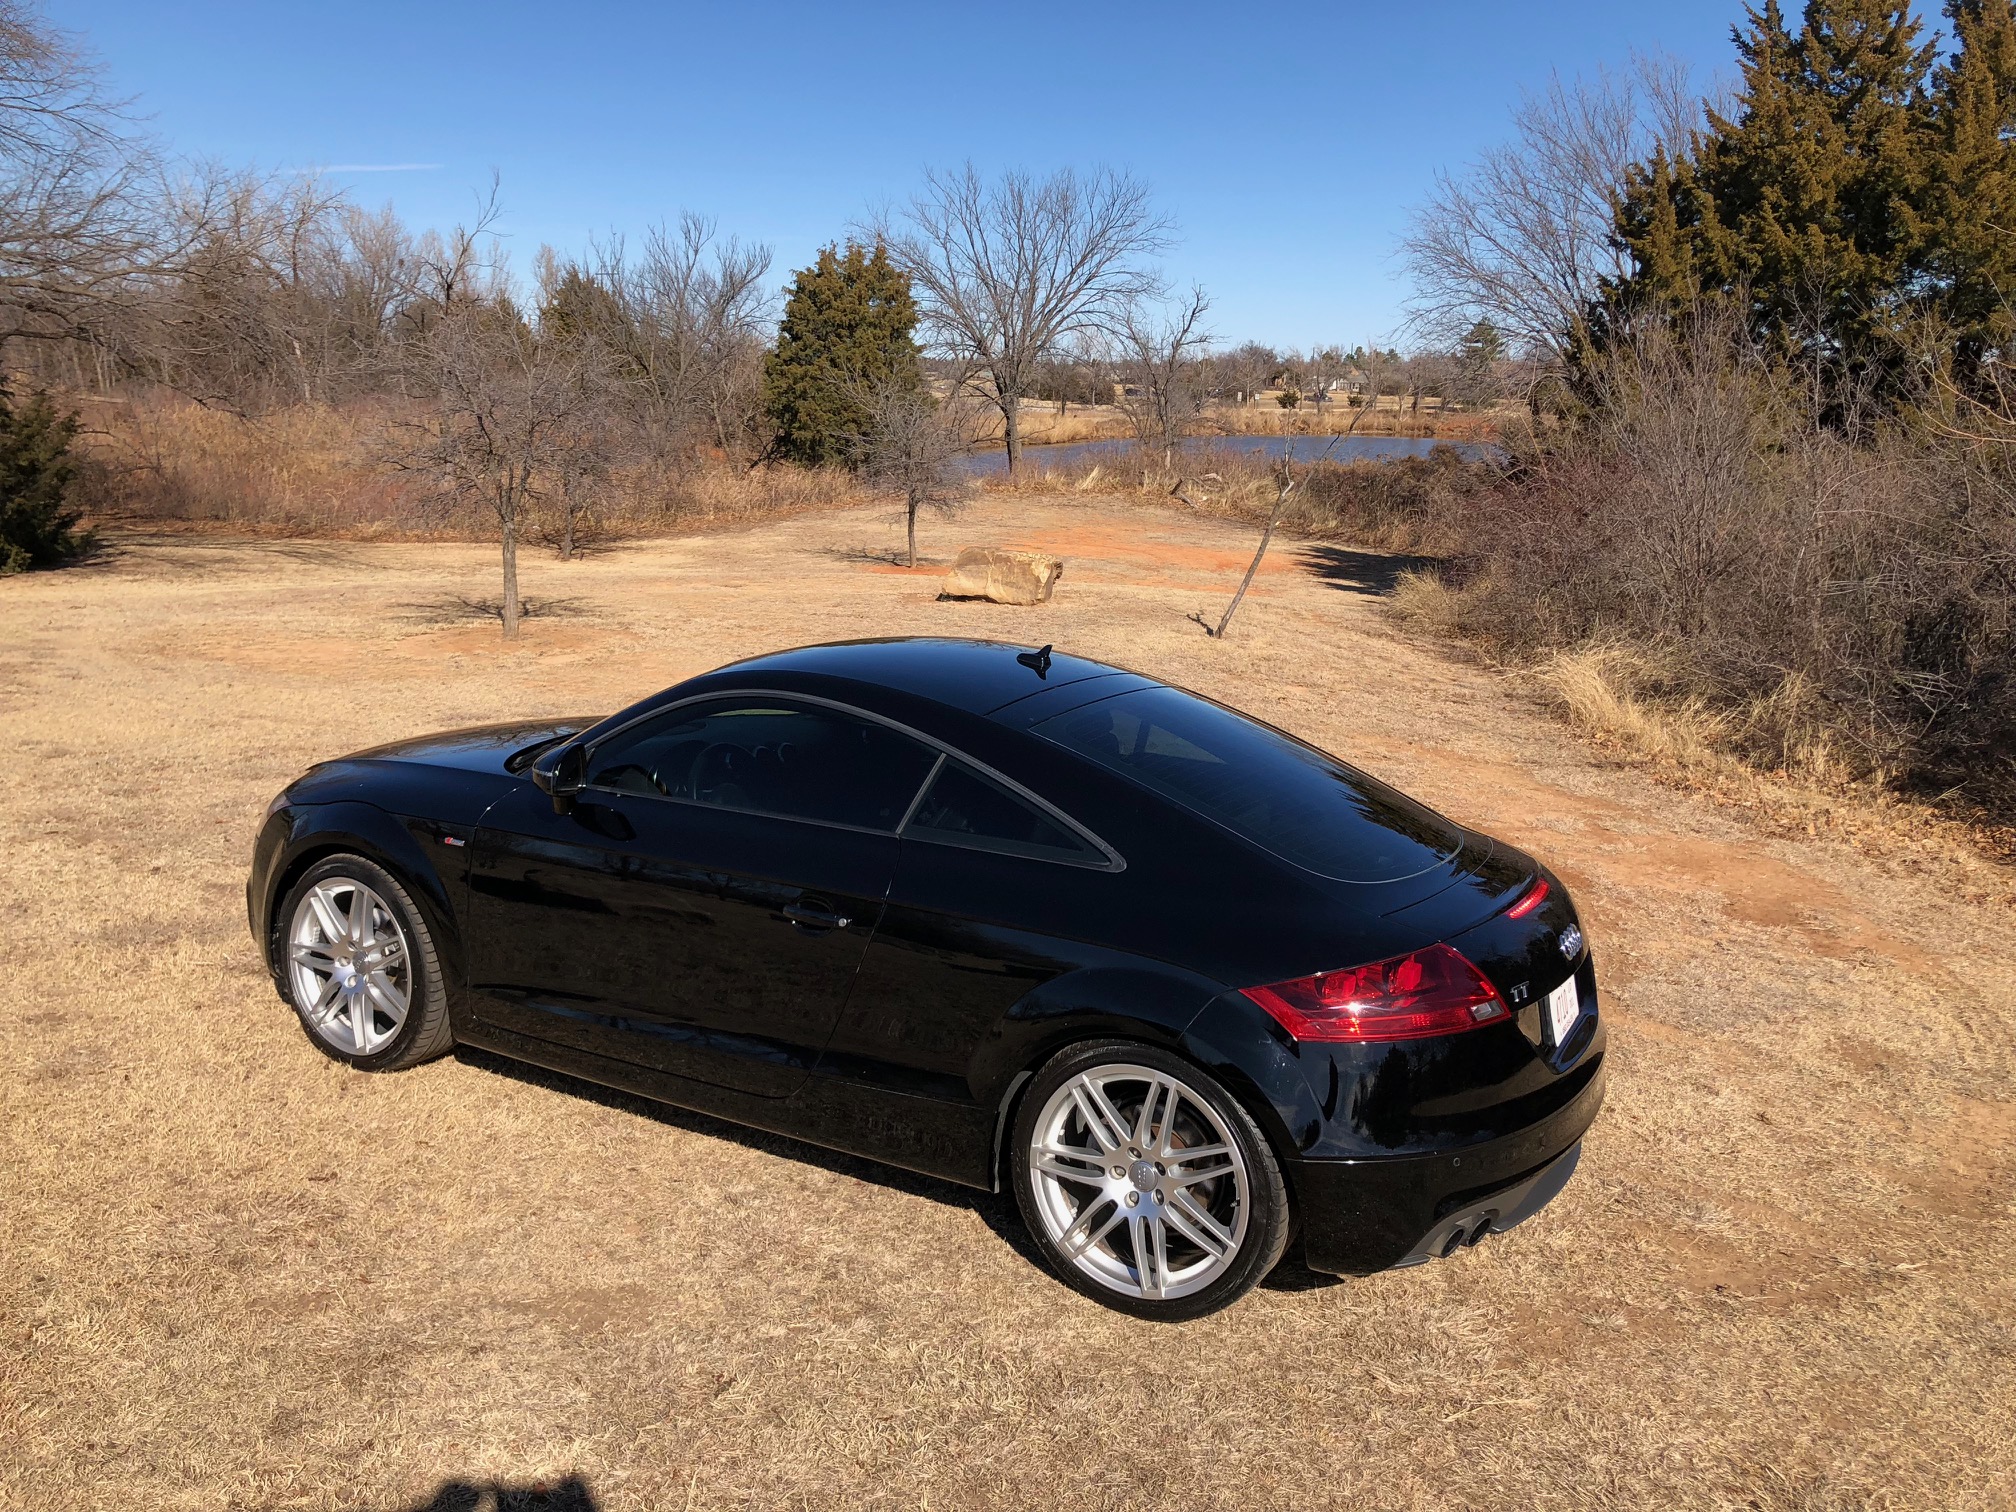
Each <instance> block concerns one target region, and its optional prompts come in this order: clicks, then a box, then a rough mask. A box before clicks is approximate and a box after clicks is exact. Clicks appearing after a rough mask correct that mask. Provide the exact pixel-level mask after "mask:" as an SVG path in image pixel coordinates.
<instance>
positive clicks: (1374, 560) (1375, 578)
mask: <svg viewBox="0 0 2016 1512" xmlns="http://www.w3.org/2000/svg"><path fill="white" fill-rule="evenodd" d="M1301 558H1302V566H1303V567H1304V568H1305V569H1306V570H1307V571H1308V572H1309V573H1310V574H1311V575H1312V576H1315V577H1319V578H1321V579H1322V580H1323V581H1324V582H1326V583H1328V584H1329V585H1330V586H1331V587H1333V588H1337V589H1341V590H1342V591H1343V592H1345V593H1362V594H1364V595H1365V596H1366V597H1367V598H1385V597H1386V596H1387V595H1388V594H1390V593H1392V591H1393V590H1394V588H1395V587H1396V586H1398V584H1399V582H1400V579H1401V577H1402V575H1404V574H1406V573H1409V572H1425V571H1426V570H1427V569H1428V568H1430V567H1433V566H1434V565H1435V561H1436V559H1435V558H1434V557H1426V556H1406V555H1403V554H1399V553H1392V552H1384V551H1353V550H1352V549H1351V548H1350V547H1348V546H1328V545H1310V546H1304V547H1302V548H1301Z"/></svg>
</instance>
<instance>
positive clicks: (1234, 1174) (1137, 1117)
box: [1012, 1040, 1289, 1319]
mask: <svg viewBox="0 0 2016 1512" xmlns="http://www.w3.org/2000/svg"><path fill="white" fill-rule="evenodd" d="M1012 1156H1013V1168H1012V1169H1013V1176H1014V1181H1015V1196H1016V1200H1017V1202H1018V1203H1019V1204H1020V1206H1021V1209H1022V1216H1023V1219H1024V1221H1025V1222H1026V1223H1027V1224H1028V1225H1029V1231H1030V1233H1031V1234H1032V1235H1033V1236H1034V1237H1035V1239H1036V1242H1037V1244H1038V1245H1039V1246H1041V1248H1042V1250H1043V1253H1044V1255H1045V1257H1046V1258H1047V1259H1048V1260H1049V1262H1050V1264H1051V1266H1052V1267H1053V1268H1054V1269H1055V1270H1056V1271H1057V1273H1058V1275H1060V1276H1061V1277H1063V1279H1064V1280H1065V1281H1067V1282H1069V1283H1070V1284H1071V1285H1072V1286H1074V1287H1076V1288H1077V1289H1078V1290H1079V1291H1081V1292H1084V1293H1085V1294H1086V1295H1087V1296H1089V1297H1092V1298H1095V1299H1096V1300H1098V1301H1100V1302H1104V1303H1106V1304H1107V1305H1108V1306H1110V1307H1115V1308H1118V1309H1120V1310H1121V1311H1123V1312H1129V1313H1133V1314H1135V1315H1136V1316H1138V1317H1144V1318H1163V1319H1179V1318H1194V1317H1199V1316H1201V1315H1203V1314H1204V1313H1208V1312H1215V1311H1216V1310H1217V1309H1219V1308H1221V1307H1224V1306H1226V1305H1228V1304H1229V1303H1231V1302H1234V1301H1236V1300H1237V1299H1238V1298H1240V1297H1242V1296H1244V1295H1245V1294H1246V1293H1247V1292H1248V1291H1250V1290H1252V1288H1253V1287H1254V1286H1256V1285H1257V1284H1258V1283H1259V1282H1260V1281H1261V1280H1262V1279H1263V1278H1264V1277H1265V1276H1266V1275H1267V1273H1268V1272H1269V1271H1271V1270H1272V1269H1273V1268H1274V1266H1275V1265H1276V1264H1277V1263H1279V1261H1280V1259H1281V1254H1282V1251H1283V1250H1284V1249H1285V1248H1286V1247H1287V1243H1288V1231H1289V1205H1288V1187H1287V1182H1286V1181H1285V1179H1284V1178H1283V1177H1282V1174H1281V1166H1280V1162H1279V1161H1278V1160H1276V1159H1275V1156H1274V1152H1273V1150H1272V1148H1271V1147H1270V1146H1269V1145H1268V1143H1267V1139H1266V1136H1265V1135H1263V1134H1262V1133H1261V1131H1260V1129H1259V1127H1258V1126H1257V1125H1256V1124H1255V1123H1254V1121H1253V1118H1252V1116H1251V1115H1250V1114H1249V1113H1247V1111H1246V1110H1245V1109H1244V1108H1243V1107H1241V1106H1240V1104H1239V1102H1238V1100H1237V1099H1236V1098H1234V1097H1233V1096H1232V1095H1231V1093H1229V1092H1227V1091H1226V1090H1225V1088H1224V1087H1223V1086H1221V1085H1220V1084H1219V1083H1218V1082H1217V1080H1216V1079H1214V1078H1213V1077H1212V1076H1210V1075H1209V1074H1208V1073H1207V1072H1205V1071H1204V1070H1202V1069H1201V1068H1199V1067H1197V1066H1194V1065H1192V1064H1190V1063H1189V1062H1188V1061H1185V1060H1184V1059H1182V1058H1181V1057H1180V1056H1176V1055H1172V1054H1170V1053H1168V1052H1167V1051H1164V1050H1160V1049H1157V1048H1155V1047H1153V1046H1149V1045H1141V1044H1133V1043H1129V1042H1126V1041H1112V1040H1109V1041H1103V1042H1099V1043H1093V1044H1086V1045H1078V1046H1073V1047H1072V1048H1070V1049H1068V1050H1065V1051H1063V1052H1061V1053H1060V1054H1058V1055H1057V1056H1056V1057H1055V1058H1054V1059H1052V1060H1051V1061H1050V1062H1049V1063H1048V1064H1047V1065H1045V1066H1044V1067H1043V1068H1042V1070H1040V1071H1038V1072H1037V1073H1036V1076H1035V1078H1034V1080H1033V1081H1031V1083H1030V1085H1029V1087H1028V1088H1027V1090H1026V1092H1025V1093H1024V1095H1023V1098H1022V1102H1021V1107H1020V1112H1019V1113H1018V1115H1017V1117H1016V1121H1015V1132H1014V1144H1013V1146H1012Z"/></svg>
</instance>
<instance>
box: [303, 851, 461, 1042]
mask: <svg viewBox="0 0 2016 1512" xmlns="http://www.w3.org/2000/svg"><path fill="white" fill-rule="evenodd" d="M276 922H277V924H278V926H279V928H278V931H277V936H276V938H275V940H274V949H275V951H276V953H277V955H278V964H279V966H280V969H281V973H282V980H283V981H284V982H285V983H286V988H287V999H288V1001H289V1002H291V1003H292V1004H293V1005H294V1011H295V1013H296V1014H297V1015H298V1016H299V1017H300V1019H301V1027H302V1028H303V1029H305V1030H307V1031H308V1037H309V1038H310V1039H311V1040H313V1041H314V1042H315V1045H316V1047H317V1048H318V1049H320V1050H321V1051H322V1052H323V1053H324V1054H326V1055H329V1056H331V1057H333V1058H334V1059H336V1060H340V1061H347V1062H348V1063H349V1064H351V1065H353V1066H357V1067H360V1068H362V1069H364V1070H369V1071H390V1070H395V1069H397V1068H399V1067H402V1066H411V1065H415V1064H417V1063H418V1062H420V1061H423V1060H431V1059H433V1058H434V1057H435V1056H437V1055H443V1054H446V1053H447V1052H448V1051H449V1050H450V1049H452V1048H453V1046H454V1037H453V1035H452V1033H451V1032H450V1029H449V1025H448V1003H447V994H446V992H445V991H444V989H443V987H442V983H441V963H440V960H439V958H438V957H437V956H436V954H435V950H434V939H433V936H432V935H430V934H429V933H428V930H427V921H426V920H425V919H424V918H423V917H422V916H421V913H420V910H419V909H418V908H417V907H416V906H415V905H414V902H413V899H412V896H411V895H410V894H409V893H408V892H407V891H406V889H405V888H404V887H402V886H401V885H400V883H399V880H398V879H397V878H396V877H394V876H393V875H392V874H391V873H390V872H388V871H386V870H385V869H384V868H383V867H381V866H379V865H378V864H377V863H376V862H373V861H367V860H366V859H365V858H364V857H362V856H350V855H343V856H330V857H329V858H327V859H326V860H323V861H320V862H318V863H316V864H315V865H314V866H312V867H310V868H309V869H308V870H307V871H306V872H305V873H303V874H302V876H301V877H300V878H299V879H298V880H297V881H296V882H295V883H294V885H293V887H291V888H289V889H288V892H287V896H286V897H285V898H284V899H283V900H282V902H281V905H280V909H279V912H278V914H277V915H276Z"/></svg>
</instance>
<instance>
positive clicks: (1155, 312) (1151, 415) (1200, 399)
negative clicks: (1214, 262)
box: [1114, 288, 1211, 469]
mask: <svg viewBox="0 0 2016 1512" xmlns="http://www.w3.org/2000/svg"><path fill="white" fill-rule="evenodd" d="M1210 308H1211V301H1210V300H1209V299H1208V298H1206V297H1205V294H1204V291H1203V290H1202V289H1201V288H1193V289H1192V290H1191V291H1190V295H1189V298H1188V299H1187V300H1186V301H1185V302H1183V303H1180V304H1178V305H1175V306H1173V307H1171V308H1168V309H1152V308H1150V307H1148V306H1146V305H1144V304H1140V303H1136V304H1130V305H1128V306H1127V307H1126V308H1125V309H1123V310H1122V311H1120V313H1119V316H1118V318H1117V319H1116V321H1115V326H1116V331H1115V336H1114V347H1115V357H1116V360H1115V363H1114V366H1115V367H1116V368H1117V369H1118V370H1119V373H1120V380H1121V393H1120V398H1119V400H1118V401H1117V402H1118V404H1119V406H1120V409H1121V411H1122V412H1123V413H1124V414H1125V415H1126V416H1127V419H1128V421H1129V422H1130V423H1131V424H1132V425H1133V427H1134V437H1135V439H1136V440H1137V441H1138V442H1139V443H1140V444H1141V447H1142V449H1143V450H1147V451H1154V450H1159V451H1160V452H1161V453H1162V466H1163V467H1164V468H1165V469H1167V468H1169V467H1171V466H1173V465H1174V464H1175V460H1176V449H1177V448H1178V447H1179V446H1181V445H1182V444H1183V438H1184V436H1185V435H1187V434H1188V433H1189V430H1190V427H1191V425H1192V424H1193V423H1194V422H1195V421H1196V418H1197V415H1198V412H1199V411H1200V410H1202V409H1203V407H1204V389H1205V384H1206V382H1207V378H1206V375H1205V372H1204V368H1203V364H1202V362H1201V361H1200V360H1199V359H1200V357H1201V354H1202V353H1203V350H1204V348H1205V347H1206V346H1207V345H1208V344H1209V343H1210V340H1211V336H1210V333H1209V332H1208V331H1206V330H1205V329H1204V315H1205V312H1206V311H1208V310H1209V309H1210Z"/></svg>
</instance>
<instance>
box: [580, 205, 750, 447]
mask: <svg viewBox="0 0 2016 1512" xmlns="http://www.w3.org/2000/svg"><path fill="white" fill-rule="evenodd" d="M770 256H771V254H770V249H769V248H768V247H766V246H761V245H757V246H744V245H743V244H742V243H741V242H739V241H738V240H736V239H735V238H733V237H730V238H728V239H727V240H726V241H721V240H718V239H717V237H716V234H715V228H714V223H713V222H712V221H710V220H708V219H707V218H705V217H704V216H700V215H695V214H692V213H691V212H688V213H686V214H683V215H681V216H680V218H679V223H678V225H677V227H664V226H660V227H657V228H655V229H653V230H652V231H650V232H649V233H647V234H646V236H645V238H644V245H643V248H642V250H641V252H639V254H638V255H637V256H635V257H632V256H630V255H629V253H628V251H627V249H626V248H625V246H624V244H623V242H622V241H621V240H617V241H614V242H611V243H610V244H608V245H606V246H603V247H599V248H597V249H596V250H595V251H594V253H593V254H592V255H591V256H590V258H589V259H588V261H587V262H586V263H585V264H583V265H580V266H579V268H578V270H577V271H579V272H580V273H581V274H582V275H583V276H584V277H587V278H589V279H592V280H593V281H594V283H595V284H597V285H598V286H599V287H601V288H603V289H606V290H607V291H608V293H609V294H610V296H611V298H610V300H609V301H608V302H607V303H606V304H604V305H602V307H601V308H602V309H603V311H604V312H605V316H606V320H607V325H606V326H605V328H604V329H602V330H601V331H600V332H599V333H598V334H599V336H600V339H601V340H602V342H603V345H604V346H605V347H606V348H607V349H608V350H609V351H610V352H611V353H612V354H615V355H616V356H617V357H618V358H619V359H620V360H619V362H618V365H617V371H618V373H619V374H620V376H621V379H622V383H621V388H622V392H623V395H624V397H625V402H626V403H627V405H628V406H629V408H630V410H631V413H632V415H633V417H634V418H635V420H636V422H637V423H638V425H639V426H640V427H641V428H642V430H643V431H644V432H645V434H647V435H648V436H650V437H651V438H652V439H653V441H654V443H655V444H656V445H657V447H658V449H659V451H660V453H661V455H662V456H663V457H664V458H665V459H667V460H669V461H672V462H673V463H675V464H677V465H683V464H684V463H685V462H687V461H690V460H691V459H692V458H693V457H694V456H695V455H696V454H697V453H699V452H701V451H704V450H708V449H714V450H718V451H720V452H722V453H724V454H727V455H730V456H733V455H736V454H738V453H740V452H743V451H746V450H748V449H750V443H751V442H752V441H753V439H754V438H753V435H752V431H751V424H752V421H753V417H754V416H755V415H756V414H757V413H758V411H759V410H760V408H761V391H762V383H763V348H764V343H765V341H766V339H767V337H768V327H769V324H770V321H771V317H772V314H773V311H772V309H771V301H770V296H769V294H768V293H767V292H766V291H765V289H764V288H763V279H764V277H765V275H766V274H768V273H769V271H770Z"/></svg>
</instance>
